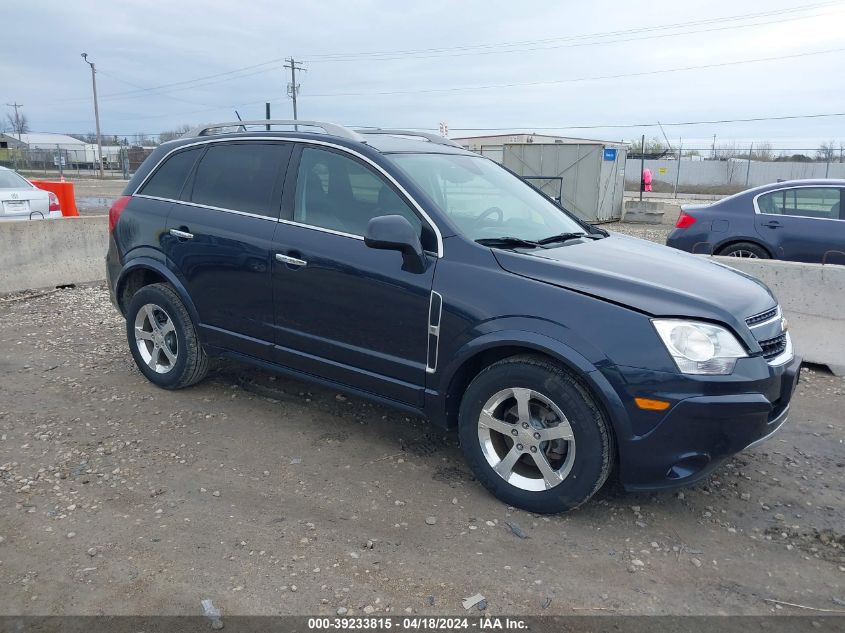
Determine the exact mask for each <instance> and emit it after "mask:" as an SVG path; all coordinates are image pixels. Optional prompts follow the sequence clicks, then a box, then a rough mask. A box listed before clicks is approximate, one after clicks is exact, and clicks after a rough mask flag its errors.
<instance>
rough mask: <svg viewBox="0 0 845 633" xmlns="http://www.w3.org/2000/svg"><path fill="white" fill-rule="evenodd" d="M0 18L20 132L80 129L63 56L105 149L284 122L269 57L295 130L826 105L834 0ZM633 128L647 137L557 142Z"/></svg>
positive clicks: (764, 135)
mask: <svg viewBox="0 0 845 633" xmlns="http://www.w3.org/2000/svg"><path fill="white" fill-rule="evenodd" d="M635 5H642V6H643V7H645V6H647V7H648V8H647V9H644V8H635ZM2 15H3V26H4V28H3V36H2V38H0V103H11V102H14V101H17V102H18V103H22V104H23V105H24V108H23V111H24V113H25V114H26V115H27V117H28V118H29V121H30V127H31V129H32V131H50V132H72V133H74V132H78V133H86V132H89V131H93V129H94V121H93V118H94V117H93V106H92V102H91V83H90V79H91V78H90V70H89V68H88V66H87V65H85V63H84V62H83V60H82V59H81V58H80V53H82V52H87V53H88V55H89V59H90V60H92V61H94V62H95V63H96V65H97V69H98V74H97V79H98V90H99V94H100V115H101V124H102V131H103V133H104V134H108V135H111V134H116V135H119V136H121V137H123V136H127V135H130V134H134V133H137V132H145V133H151V134H154V133H158V132H160V131H162V130H168V129H172V128H174V127H176V126H178V125H181V124H185V123H188V124H190V123H201V122H211V121H224V120H232V119H233V118H235V115H234V110H235V109H237V110H238V112H239V113H240V115H241V116H242V117H243V118H244V119H246V118H263V116H264V102H265V101H270V102H271V103H272V109H273V115H274V116H275V117H277V118H290V116H291V102H290V99H288V98H287V97H286V96H285V90H286V82H287V81H288V75H287V74H285V73H286V72H287V71H284V70H283V69H282V64H283V63H284V62H283V61H275V62H274V63H267V62H270V61H272V60H281V59H282V58H285V57H288V56H290V55H293V56H294V57H296V59H302V60H303V61H304V62H305V66H306V67H307V72H305V73H302V74H301V92H300V99H299V116H300V118H303V119H304V118H312V119H318V120H327V121H334V122H340V123H343V124H348V125H361V126H363V125H367V126H380V127H400V126H401V127H417V128H432V129H436V128H437V127H438V124H439V122H441V121H443V122H446V123H447V124H448V125H449V129H450V135H451V136H465V135H473V134H480V133H481V132H475V131H466V132H465V131H462V130H461V128H513V129H514V130H526V131H534V130H536V131H538V132H539V131H542V130H540V128H543V127H560V128H566V127H569V126H589V125H609V124H633V123H636V124H640V123H649V122H654V121H661V122H663V123H664V124H666V123H676V122H684V121H701V120H715V119H720V120H721V119H744V118H753V117H776V116H792V115H807V114H827V113H836V112H845V82H843V80H842V68H843V62H845V3H843V2H816V3H811V1H810V0H798V4H797V5H796V4H795V3H790V2H788V1H785V0H774V1H771V0H746V1H745V2H736V1H724V0H707V1H706V2H704V1H699V0H684V1H683V2H671V1H663V2H649V3H647V5H646V3H634V2H624V3H623V2H616V1H594V2H581V3H574V2H566V3H563V2H558V3H551V2H533V1H527V0H522V1H520V2H490V1H470V2H457V1H454V0H453V1H452V2H442V1H438V0H427V1H425V2H409V1H404V2H403V1H396V0H394V1H392V2H380V1H375V0H371V1H366V0H362V1H354V0H347V1H344V2H320V3H317V2H301V1H300V2H295V3H294V2H281V1H279V2H273V1H269V0H251V1H243V2H232V1H229V2H219V1H216V0H202V1H199V0H178V1H176V0H168V1H166V2H163V1H159V0H145V1H144V2H140V1H135V2H102V1H100V2H95V1H94V0H74V1H73V2H67V1H66V0H61V1H50V2H39V3H34V2H29V3H25V2H14V3H6V6H5V7H4V8H3V12H2ZM742 16H744V17H742ZM373 53H379V54H380V55H373ZM381 53H390V54H389V55H383V54H381ZM808 53H809V54H808ZM813 53H819V54H813ZM773 57H774V58H780V59H770V60H768V61H751V62H748V63H735V62H746V61H748V60H761V59H764V58H773ZM702 66H710V67H709V68H701V67H702ZM690 67H697V68H695V69H692V70H674V71H673V69H684V68H690ZM656 71H673V72H656ZM221 73H228V74H225V75H221ZM643 73H647V74H643ZM635 74H639V75H638V76H631V75H635ZM204 77H208V79H203V80H201V81H196V80H197V79H198V78H204ZM173 84H176V85H173ZM162 86H163V87H162ZM7 110H8V108H7ZM643 132H645V133H646V134H647V135H648V136H649V137H651V136H655V135H661V132H660V130H659V129H657V128H598V129H570V130H564V129H561V130H559V131H558V132H557V133H561V134H568V135H571V136H583V137H588V138H589V137H591V138H602V139H611V140H621V139H625V140H630V139H633V138H639V135H640V134H641V133H643ZM666 133H667V134H668V135H669V137H670V138H671V139H672V142H673V143H675V141H676V139H677V138H679V137H683V138H684V145H685V147H690V146H702V145H705V144H706V145H707V146H709V144H710V143H711V142H712V135H713V134H717V135H718V136H717V142H718V143H722V142H725V141H729V140H730V139H738V140H740V141H743V142H747V141H750V140H757V139H760V140H769V141H770V142H771V143H772V145H773V146H774V147H775V148H780V147H806V146H809V147H815V146H816V145H817V144H818V142H819V141H821V140H825V139H836V140H840V139H841V140H843V141H845V117H826V118H816V119H794V120H781V121H763V122H754V123H751V122H745V123H719V124H706V125H695V126H667V127H666Z"/></svg>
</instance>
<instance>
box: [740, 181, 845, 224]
mask: <svg viewBox="0 0 845 633" xmlns="http://www.w3.org/2000/svg"><path fill="white" fill-rule="evenodd" d="M840 195H841V190H840V189H837V188H835V187H798V188H795V189H784V190H781V191H773V192H772V193H767V194H764V195H762V196H760V197H759V198H758V200H757V206H759V207H760V212H761V213H765V214H768V215H790V216H795V217H800V218H817V219H822V220H838V219H839V218H840V209H841V205H840Z"/></svg>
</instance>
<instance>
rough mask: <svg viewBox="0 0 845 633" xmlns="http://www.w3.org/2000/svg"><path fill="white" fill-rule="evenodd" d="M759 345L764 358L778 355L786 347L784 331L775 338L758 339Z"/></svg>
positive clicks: (768, 358)
mask: <svg viewBox="0 0 845 633" xmlns="http://www.w3.org/2000/svg"><path fill="white" fill-rule="evenodd" d="M760 347H762V348H763V358H765V359H766V360H772V359H773V358H775V357H777V356H779V355H780V354H782V353H783V351H784V350H785V349H786V332H784V333H783V334H781V335H780V336H776V337H775V338H770V339H768V340H766V341H760Z"/></svg>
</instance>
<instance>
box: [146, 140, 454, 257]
mask: <svg viewBox="0 0 845 633" xmlns="http://www.w3.org/2000/svg"><path fill="white" fill-rule="evenodd" d="M239 141H264V142H267V141H270V142H274V141H282V142H287V143H300V144H303V145H321V146H324V147H331V148H333V149H336V150H340V151H341V152H343V153H346V154H349V155H351V156H355V157H356V158H358V159H359V160H362V161H364V162H365V163H366V164H367V165H369V166H370V167H372V168H374V169H375V170H376V171H377V172H378V173H379V174H381V175H382V176H383V177H384V178H386V179H387V180H388V181H389V182H390V183H391V184H393V186H394V187H396V188H397V189H398V190H399V192H400V193H401V194H402V196H403V197H404V198H405V201H406V202H408V203H409V204H410V205H411V206H412V207H413V208H414V209H415V210H416V211H417V212H418V213H419V214H420V216H421V217H422V218H423V219H424V220H425V221H426V222H427V223H428V225H429V226H430V227H431V230H432V231H434V235H435V236H436V238H437V253H436V255H437V257H438V258H440V257H443V234H442V233H441V232H440V229H439V228H438V226H437V224H435V222H434V220H432V219H431V217H430V216H429V215H428V214H427V213H426V212H425V211H424V210H423V208H422V207H421V206H420V205H419V203H417V201H416V200H414V198H413V196H411V194H409V193H408V192H407V190H406V189H405V188H404V187H403V186H402V185H400V184H399V183H398V182H397V181H396V179H395V178H394V177H393V176H391V175H390V174H389V173H388V172H387V171H385V169H384V168H383V167H381V166H380V165H378V164H376V163H374V162H373V161H372V160H371V159H369V158H367V157H366V156H364V155H363V154H361V153H360V152H356V151H355V150H354V149H350V148H348V147H345V146H343V145H338V144H337V143H331V142H329V141H322V140H318V139H303V138H296V137H289V136H239V137H234V138H206V139H203V140H200V141H195V142H193V143H186V144H184V145H180V146H179V147H174V148H173V149H171V150H170V151H169V152H167V153H166V154H165V155H164V156H162V157H161V158H160V159H159V161H158V162H157V163H156V164H155V166H154V167H153V168H152V169H151V170H150V172H149V173H148V174H147V175H146V176H144V179H143V180H142V181H141V182H140V183H139V184H138V186H137V187H135V190H134V191H133V192H132V196H141V195H143V194H139V193H138V192H139V191H140V190H141V189H142V188H143V186H144V185H145V184H147V181H148V180H149V179H150V178H151V177H152V175H153V174H155V172H156V171H157V170H158V168H159V167H160V166H161V164H162V163H163V162H164V161H165V160H167V158H168V157H169V156H170V155H171V154H174V153H176V152H178V151H181V150H184V149H186V148H189V147H196V146H198V145H208V144H210V143H237V142H239ZM146 197H148V198H152V199H155V200H164V201H169V202H178V203H180V204H192V205H193V204H196V203H189V202H185V201H183V200H172V199H169V198H155V197H154V196H146ZM196 206H200V207H204V208H209V209H217V210H220V211H230V212H235V213H244V214H245V215H250V214H246V213H245V212H243V211H235V210H234V209H221V208H219V207H209V206H207V205H196ZM257 217H266V216H257ZM267 219H270V220H277V218H267ZM278 221H283V220H281V219H280V218H278ZM284 222H286V223H290V222H291V221H290V220H284ZM299 226H305V227H307V228H314V229H318V230H319V229H320V227H316V226H313V225H310V224H309V225H303V224H301V223H300V224H299ZM326 230H327V231H328V232H331V230H330V229H326ZM337 233H339V232H337ZM340 234H341V235H345V236H347V237H355V238H360V236H357V235H352V234H351V233H340ZM360 239H363V238H360Z"/></svg>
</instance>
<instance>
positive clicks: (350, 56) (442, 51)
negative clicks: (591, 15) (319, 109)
mask: <svg viewBox="0 0 845 633" xmlns="http://www.w3.org/2000/svg"><path fill="white" fill-rule="evenodd" d="M838 4H841V2H824V3H818V4H814V5H804V6H801V7H793V8H791V9H780V10H776V11H767V12H761V13H749V14H743V15H739V16H729V17H722V18H712V19H708V20H698V21H692V22H682V23H677V24H665V25H657V26H649V27H641V28H635V29H625V30H620V31H607V32H602V33H593V34H585V35H573V36H566V37H557V38H546V39H539V40H524V41H520V42H502V43H493V44H476V45H469V46H451V47H444V48H430V49H416V50H398V51H382V52H372V53H363V52H362V53H334V54H324V55H310V56H309V61H314V62H334V61H357V60H359V59H364V58H366V59H370V60H373V61H389V60H392V59H401V58H403V57H406V56H409V55H413V56H414V58H415V59H426V58H430V57H442V56H447V55H448V56H460V55H476V54H488V53H514V52H525V51H535V50H549V49H554V48H563V47H568V46H595V45H604V44H614V43H619V42H629V41H635V40H640V39H646V38H654V37H676V36H679V35H690V34H695V33H708V32H713V31H721V30H728V29H737V28H747V27H754V26H765V25H768V24H779V23H782V22H790V21H794V20H804V19H808V18H813V17H818V16H819V15H824V13H816V14H811V15H806V16H794V17H788V18H784V19H781V20H770V21H766V22H756V23H751V24H739V25H733V26H722V27H716V28H709V29H702V30H687V31H682V32H679V33H667V34H662V35H660V34H658V35H654V34H653V33H654V32H655V31H661V30H667V29H668V30H671V29H679V28H689V27H692V26H704V25H710V24H717V23H721V22H727V21H737V20H747V19H759V18H765V17H772V16H778V15H783V14H789V13H795V12H801V11H807V10H812V9H816V8H822V7H827V6H831V5H838ZM636 34H640V35H641V37H631V36H632V35H636ZM642 35H644V37H643V36H642ZM621 36H624V37H623V38H622V39H618V38H620V37H621ZM596 38H616V39H610V40H607V41H596V42H590V41H584V40H590V39H596ZM555 43H558V44H555ZM545 44H548V45H545ZM525 46H535V47H534V48H523V47H525ZM495 49H505V50H495Z"/></svg>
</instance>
